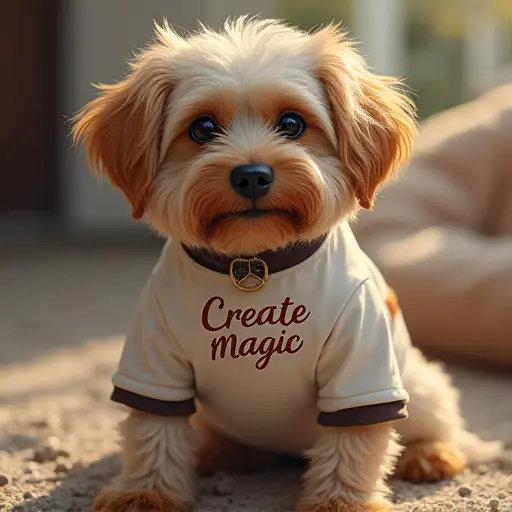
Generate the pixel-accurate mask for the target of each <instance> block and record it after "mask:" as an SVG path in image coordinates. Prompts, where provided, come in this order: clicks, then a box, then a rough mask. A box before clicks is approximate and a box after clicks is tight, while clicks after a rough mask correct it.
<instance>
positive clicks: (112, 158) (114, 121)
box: [73, 23, 183, 219]
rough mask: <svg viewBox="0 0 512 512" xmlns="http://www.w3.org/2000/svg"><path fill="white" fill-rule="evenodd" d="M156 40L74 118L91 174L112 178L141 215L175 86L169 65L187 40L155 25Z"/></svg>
mask: <svg viewBox="0 0 512 512" xmlns="http://www.w3.org/2000/svg"><path fill="white" fill-rule="evenodd" d="M156 35H157V40H156V41H155V43H154V44H153V45H152V46H151V47H150V48H148V49H147V50H146V51H144V52H143V53H142V54H141V55H139V57H138V58H137V60H136V62H135V63H134V64H132V66H131V72H130V74H129V75H128V76H127V77H126V78H125V79H124V80H123V81H121V82H119V83H116V84H113V85H99V86H97V87H98V89H99V90H100V94H99V96H98V97H97V98H96V99H94V100H92V101H91V102H90V103H89V104H87V105H86V106H85V107H84V108H83V109H82V110H81V111H80V112H79V113H78V115H77V116H76V117H75V118H74V120H73V139H74V141H84V142H85V147H86V150H87V156H88V160H89V163H90V166H91V169H92V170H93V172H95V174H96V175H98V176H100V177H102V176H104V175H106V176H108V178H109V180H110V182H111V183H112V185H114V186H115V187H116V188H118V189H120V190H121V191H122V192H123V193H124V195H125V196H126V198H127V199H128V201H129V202H130V204H131V207H132V217H133V218H134V219H140V218H141V217H142V216H143V214H144V210H145V207H146V202H147V197H148V194H149V189H150V187H151V184H152V182H153V180H154V178H155V175H156V173H157V169H158V166H159V163H160V156H161V154H160V152H161V148H160V144H161V140H162V134H163V130H164V123H165V120H166V115H167V112H166V110H167V107H168V99H169V96H170V94H171V90H172V83H171V78H170V76H169V75H170V69H171V64H172V60H173V56H174V50H175V47H176V46H178V45H180V44H182V43H183V40H182V39H181V38H180V37H179V36H178V35H176V34H175V33H174V32H173V31H172V30H171V29H170V28H169V26H168V25H167V23H165V24H164V26H163V27H159V26H158V25H157V26H156Z"/></svg>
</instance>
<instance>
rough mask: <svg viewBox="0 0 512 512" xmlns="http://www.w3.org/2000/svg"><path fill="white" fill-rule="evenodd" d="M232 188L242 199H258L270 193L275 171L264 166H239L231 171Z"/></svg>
mask: <svg viewBox="0 0 512 512" xmlns="http://www.w3.org/2000/svg"><path fill="white" fill-rule="evenodd" d="M230 179H231V186H232V187H233V188H234V189H235V190H236V192H237V193H238V194H240V195H241V196H242V197H247V198H249V199H258V198H260V197H263V196H264V195H265V194H267V193H268V191H269V190H270V188H271V186H272V182H273V181H274V171H273V170H272V169H271V168H270V167H268V166H267V165H263V164H243V165H237V166H236V167H235V168H234V169H233V170H232V171H231V178H230Z"/></svg>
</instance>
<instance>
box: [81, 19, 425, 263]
mask: <svg viewBox="0 0 512 512" xmlns="http://www.w3.org/2000/svg"><path fill="white" fill-rule="evenodd" d="M156 35H157V37H156V40H155V42H154V43H153V44H152V45H151V46H150V47H149V48H148V49H147V50H145V51H144V52H143V53H141V54H140V55H139V56H138V58H137V59H136V61H135V62H134V63H133V64H132V70H131V73H130V74H129V76H128V77H127V78H126V79H125V80H124V81H122V82H120V83H117V84H115V85H109V86H100V91H101V92H100V95H99V96H98V97H97V98H96V99H95V100H93V101H92V102H91V103H89V104H88V105H86V106H85V107H84V109H83V110H82V111H81V112H80V113H79V114H78V116H77V117H76V120H75V124H74V136H75V139H77V140H79V139H82V138H84V139H85V141H86V147H87V152H88V156H89V160H90V162H91V165H92V167H93V169H95V170H96V171H97V172H98V173H99V174H100V175H101V174H106V175H107V176H108V178H109V179H110V181H111V182H112V184H113V185H114V186H116V187H118V188H119V189H121V191H122V192H123V193H124V194H125V195H126V197H127V198H128V200H129V201H130V203H131V206H132V209H133V217H134V218H141V217H144V219H145V220H146V221H147V222H148V223H149V224H151V225H152V226H153V227H154V228H156V229H157V230H158V231H159V232H161V233H162V234H164V235H168V236H171V237H173V238H175V239H178V240H180V241H182V242H183V243H185V244H187V245H189V246H193V247H210V248H212V249H214V250H216V251H218V252H222V253H225V254H255V253H258V252H261V251H263V250H268V249H276V248H279V247H283V246H286V245H287V244H289V243H290V242H295V241H303V240H312V239H315V238H317V237H319V236H320V235H322V234H324V233H325V232H326V231H328V230H329V229H330V228H331V227H332V226H334V225H335V224H336V223H338V222H339V221H340V220H341V219H342V218H344V217H346V216H347V215H351V214H352V213H354V212H355V211H356V210H357V208H358V207H359V206H361V207H362V208H370V207H371V205H372V203H373V199H374V196H375V194H376V192H377V190H378V188H379V187H380V186H381V185H382V184H383V183H384V182H385V181H386V180H387V179H388V178H389V177H390V176H391V175H392V173H393V171H394V170H396V169H397V167H398V166H399V165H400V164H401V162H402V161H403V160H404V159H406V158H407V157H408V155H409V152H410V149H411V144H412V140H413V136H414V133H415V121H414V108H413V105H412V103H411V102H410V100H409V99H408V98H407V96H405V95H404V94H403V93H402V92H400V90H399V89H398V88H397V87H396V86H397V85H398V84H397V82H396V81H395V80H393V79H391V78H386V77H380V76H375V75H373V74H372V73H370V71H369V70H368V68H367V67H366V65H365V63H364V61H363V60H362V58H361V57H360V56H359V55H358V54H357V53H356V52H355V50H354V48H353V46H352V44H351V43H350V41H348V40H347V39H346V36H345V34H343V33H342V32H340V31H339V30H338V29H337V28H336V27H332V26H329V27H327V28H323V29H321V30H319V31H317V32H316V33H305V32H302V31H299V30H297V29H294V28H290V27H288V26H285V25H283V24H280V23H278V22H275V21H261V20H255V19H249V18H242V19H238V20H235V21H231V22H227V23H226V25H225V26H224V29H223V30H222V31H221V32H220V33H216V32H213V31H211V30H209V29H206V28H202V29H201V31H200V32H198V33H195V34H193V35H191V36H189V37H188V38H186V39H185V38H182V37H180V36H178V35H177V34H176V33H175V32H173V31H172V30H171V29H170V28H169V27H168V26H167V25H166V24H165V25H164V26H163V27H158V26H157V29H156Z"/></svg>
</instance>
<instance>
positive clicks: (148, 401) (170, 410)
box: [110, 386, 196, 416]
mask: <svg viewBox="0 0 512 512" xmlns="http://www.w3.org/2000/svg"><path fill="white" fill-rule="evenodd" d="M110 399H111V400H112V401H113V402H117V403H119V404H123V405H126V406H128V407H131V408H132V409H136V410H137V411H141V412H147V413H149V414H158V415H159V416H191V415H192V414H194V413H195V412H196V406H195V402H194V399H193V398H190V399H188V400H181V401H179V402H178V401H175V402H172V401H166V400H158V399H156V398H148V397H147V396H142V395H138V394H137V393H133V392H132V391H127V390H126V389H121V388H118V387H117V386H115V387H114V391H113V392H112V395H111V397H110Z"/></svg>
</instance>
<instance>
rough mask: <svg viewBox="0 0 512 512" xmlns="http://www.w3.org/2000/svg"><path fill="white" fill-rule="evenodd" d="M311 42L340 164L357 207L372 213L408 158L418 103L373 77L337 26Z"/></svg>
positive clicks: (395, 84)
mask: <svg viewBox="0 0 512 512" xmlns="http://www.w3.org/2000/svg"><path fill="white" fill-rule="evenodd" d="M312 38H313V42H314V44H315V45H316V52H318V53H317V55H318V65H317V74H318V76H319V78H320V79H321V81H322V83H323V85H324V88H325V91H326V92H327V96H328V99H329V102H330V107H331V111H332V116H333V122H334V125H335V130H336V136H337V139H338V147H339V155H340V160H341V162H342V165H343V167H344V171H345V172H347V173H348V177H349V180H350V185H351V187H352V189H353V190H354V194H355V196H356V197H357V199H358V201H359V204H360V205H361V207H363V208H366V209H369V208H371V207H372V205H373V201H374V197H375V194H376V192H377V190H378V188H379V186H380V185H381V184H383V183H384V182H385V181H386V180H387V179H388V178H389V177H391V175H392V174H393V171H395V170H397V168H398V167H399V166H400V165H401V164H402V163H404V161H405V160H407V159H408V158H409V155H410V152H411V147H412V144H413V140H414V138H415V134H416V120H415V114H416V110H415V107H414V103H413V102H412V101H411V100H410V98H409V97H408V96H407V95H406V94H405V93H404V92H402V91H401V90H400V88H399V86H400V83H399V81H398V80H397V79H394V78H391V77H383V76H377V75H374V74H373V73H371V72H370V70H369V69H368V67H367V65H366V63H365V61H364V60H363V58H362V57H361V56H360V55H359V54H358V53H357V52H356V50H355V49H354V47H353V43H352V42H351V41H349V40H348V39H347V37H346V34H345V33H343V32H342V31H340V30H339V28H338V27H335V26H329V27H326V28H324V29H322V30H320V31H318V32H317V33H316V34H314V35H313V36H312Z"/></svg>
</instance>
